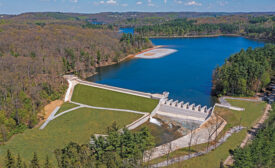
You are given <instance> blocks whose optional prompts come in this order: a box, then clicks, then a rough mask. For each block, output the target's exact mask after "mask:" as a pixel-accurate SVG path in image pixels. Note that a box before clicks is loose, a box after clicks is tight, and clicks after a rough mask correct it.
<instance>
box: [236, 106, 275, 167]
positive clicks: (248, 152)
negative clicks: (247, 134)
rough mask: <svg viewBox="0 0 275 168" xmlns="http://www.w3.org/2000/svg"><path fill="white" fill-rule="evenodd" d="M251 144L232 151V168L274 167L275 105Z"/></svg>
mask: <svg viewBox="0 0 275 168" xmlns="http://www.w3.org/2000/svg"><path fill="white" fill-rule="evenodd" d="M272 109H273V110H272V111H270V114H269V118H268V120H267V121H266V122H265V123H264V125H263V127H262V128H261V129H260V130H259V132H258V133H257V135H256V137H255V138H254V139H253V141H252V143H251V144H249V145H248V146H246V147H245V148H243V149H242V148H237V149H235V150H234V151H233V158H234V160H235V161H234V165H233V167H234V168H243V167H246V168H259V167H261V168H269V167H275V157H274V156H275V104H273V105H272Z"/></svg>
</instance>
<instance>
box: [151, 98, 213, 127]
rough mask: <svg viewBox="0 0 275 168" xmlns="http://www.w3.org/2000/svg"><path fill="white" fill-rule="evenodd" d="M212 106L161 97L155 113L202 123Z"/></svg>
mask: <svg viewBox="0 0 275 168" xmlns="http://www.w3.org/2000/svg"><path fill="white" fill-rule="evenodd" d="M212 109H213V108H212V107H210V108H207V106H203V107H202V106H201V105H195V104H190V103H189V102H187V103H185V102H183V101H181V102H179V101H178V100H175V101H174V100H173V99H170V100H169V99H168V98H165V99H161V100H160V106H159V109H158V111H157V112H156V114H158V115H161V116H166V117H171V118H178V119H182V120H191V121H195V122H198V123H203V122H204V121H205V120H206V119H207V118H209V117H210V116H211V113H212Z"/></svg>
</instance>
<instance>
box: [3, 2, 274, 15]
mask: <svg viewBox="0 0 275 168" xmlns="http://www.w3.org/2000/svg"><path fill="white" fill-rule="evenodd" d="M128 11H138V12H184V11H195V12H267V11H269V12H275V0H0V14H20V13H25V12H74V13H98V12H128Z"/></svg>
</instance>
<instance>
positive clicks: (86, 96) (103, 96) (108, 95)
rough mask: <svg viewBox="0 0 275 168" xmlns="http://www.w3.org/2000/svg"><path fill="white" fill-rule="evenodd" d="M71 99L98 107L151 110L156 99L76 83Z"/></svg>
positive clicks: (156, 102)
mask: <svg viewBox="0 0 275 168" xmlns="http://www.w3.org/2000/svg"><path fill="white" fill-rule="evenodd" d="M72 101H74V102H78V103H82V104H87V105H91V106H98V107H108V108H118V109H129V110H136V111H141V112H152V111H153V109H154V108H155V107H156V106H157V104H158V100H154V99H149V98H144V97H140V96H134V95H130V94H125V93H119V92H115V91H110V90H106V89H101V88H96V87H91V86H86V85H81V84H78V85H76V86H75V88H74V93H73V96H72Z"/></svg>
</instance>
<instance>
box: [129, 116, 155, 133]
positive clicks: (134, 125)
mask: <svg viewBox="0 0 275 168" xmlns="http://www.w3.org/2000/svg"><path fill="white" fill-rule="evenodd" d="M149 119H150V114H149V113H148V114H145V115H144V116H142V117H141V118H139V119H138V120H136V121H134V122H132V123H131V124H129V125H127V126H126V128H128V129H129V130H133V129H135V128H137V127H139V126H140V125H142V124H144V123H145V122H147V121H148V120H149Z"/></svg>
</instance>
